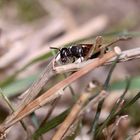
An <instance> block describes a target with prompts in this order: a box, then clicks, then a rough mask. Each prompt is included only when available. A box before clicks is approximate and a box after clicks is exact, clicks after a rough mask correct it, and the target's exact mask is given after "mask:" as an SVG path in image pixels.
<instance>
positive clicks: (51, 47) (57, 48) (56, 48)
mask: <svg viewBox="0 0 140 140" xmlns="http://www.w3.org/2000/svg"><path fill="white" fill-rule="evenodd" d="M50 49H55V50H59V51H60V49H59V48H56V47H50Z"/></svg>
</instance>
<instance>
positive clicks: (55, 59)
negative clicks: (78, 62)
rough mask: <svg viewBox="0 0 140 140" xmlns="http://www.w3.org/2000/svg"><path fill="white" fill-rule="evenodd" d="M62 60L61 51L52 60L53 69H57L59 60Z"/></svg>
mask: <svg viewBox="0 0 140 140" xmlns="http://www.w3.org/2000/svg"><path fill="white" fill-rule="evenodd" d="M59 60H60V53H58V54H57V55H56V56H55V57H54V58H53V60H52V67H53V70H55V64H56V62H57V61H59Z"/></svg>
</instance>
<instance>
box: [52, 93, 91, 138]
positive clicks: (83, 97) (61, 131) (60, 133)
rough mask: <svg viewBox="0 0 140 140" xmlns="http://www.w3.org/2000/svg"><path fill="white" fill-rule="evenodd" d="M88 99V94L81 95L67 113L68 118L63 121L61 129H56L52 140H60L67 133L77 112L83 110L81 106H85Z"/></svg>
mask: <svg viewBox="0 0 140 140" xmlns="http://www.w3.org/2000/svg"><path fill="white" fill-rule="evenodd" d="M89 99H90V94H82V95H81V96H80V98H79V99H78V101H77V102H76V104H75V105H74V107H73V108H72V110H71V112H70V113H69V115H68V117H67V118H66V119H65V121H64V122H63V124H62V125H61V127H60V128H59V129H58V131H57V132H56V133H55V135H54V136H53V138H52V140H61V139H62V137H63V136H64V135H65V133H66V132H67V131H68V129H69V128H70V126H71V125H72V123H73V122H74V121H75V119H76V118H77V116H78V114H79V112H80V111H81V109H82V108H83V106H84V105H85V104H86V102H87V101H88V100H89Z"/></svg>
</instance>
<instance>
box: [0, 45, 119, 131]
mask: <svg viewBox="0 0 140 140" xmlns="http://www.w3.org/2000/svg"><path fill="white" fill-rule="evenodd" d="M118 53H120V49H118V48H115V50H114V51H110V52H108V53H106V54H105V55H104V56H103V57H102V58H98V59H96V60H95V61H94V62H92V63H90V64H88V65H87V66H86V67H83V68H82V69H81V70H79V71H77V72H75V73H74V74H72V75H70V76H69V77H67V78H66V79H65V80H63V81H61V82H59V83H58V84H56V85H55V86H54V87H52V88H51V89H49V90H48V91H47V92H45V93H44V94H43V95H41V96H40V97H38V98H37V99H35V100H34V101H32V102H31V103H29V104H27V105H26V106H25V107H24V108H23V109H22V110H21V111H20V112H18V113H17V112H15V114H16V115H14V114H12V115H11V116H12V119H7V120H6V121H5V122H4V123H3V124H2V125H1V126H0V130H6V129H7V128H9V127H10V126H11V125H13V124H14V123H16V122H17V121H19V120H21V119H22V118H23V117H25V116H27V115H28V114H30V113H31V112H33V111H34V110H36V109H37V108H39V107H41V106H43V105H44V104H46V103H48V102H51V101H53V100H54V99H56V98H57V97H59V96H60V95H61V93H60V92H58V91H59V90H61V89H63V88H65V87H66V86H68V85H69V84H71V83H72V82H74V81H75V80H76V79H78V78H80V77H81V76H83V75H85V74H87V73H88V72H89V71H91V70H93V69H95V68H97V67H99V66H101V65H103V64H104V63H105V62H106V61H108V60H109V59H111V58H112V57H114V56H116V55H117V54H118ZM9 118H11V117H9Z"/></svg>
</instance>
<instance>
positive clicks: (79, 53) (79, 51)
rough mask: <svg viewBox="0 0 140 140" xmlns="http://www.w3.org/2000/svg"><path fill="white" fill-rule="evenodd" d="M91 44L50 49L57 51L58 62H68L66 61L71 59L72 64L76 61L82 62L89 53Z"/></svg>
mask: <svg viewBox="0 0 140 140" xmlns="http://www.w3.org/2000/svg"><path fill="white" fill-rule="evenodd" d="M92 46H93V44H77V45H72V46H70V47H68V48H66V47H64V48H62V49H59V48H54V47H51V49H57V50H58V51H59V54H58V55H60V60H61V62H62V63H66V62H68V60H70V59H72V62H75V61H76V59H79V58H80V59H81V61H83V60H84V57H86V55H87V53H88V52H89V50H90V48H91V47H92ZM56 58H57V57H56Z"/></svg>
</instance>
